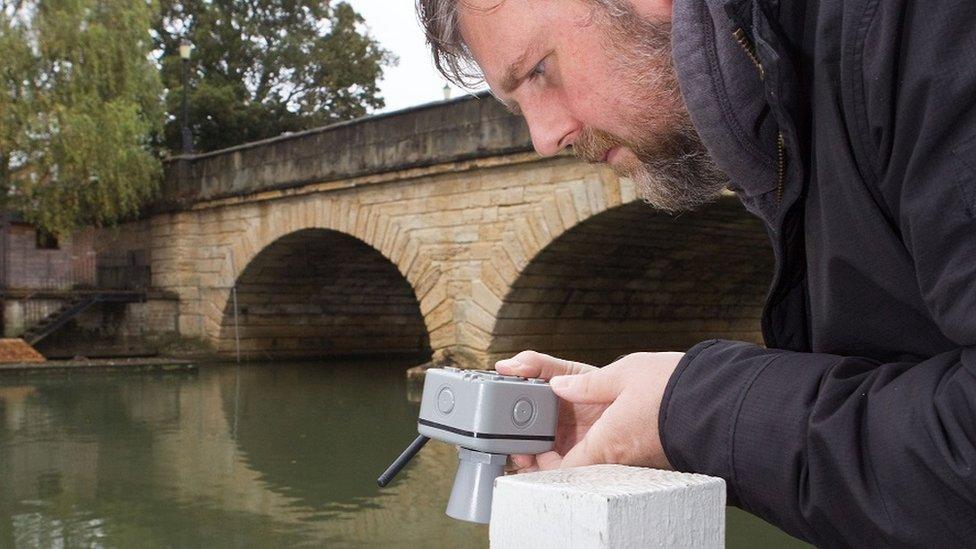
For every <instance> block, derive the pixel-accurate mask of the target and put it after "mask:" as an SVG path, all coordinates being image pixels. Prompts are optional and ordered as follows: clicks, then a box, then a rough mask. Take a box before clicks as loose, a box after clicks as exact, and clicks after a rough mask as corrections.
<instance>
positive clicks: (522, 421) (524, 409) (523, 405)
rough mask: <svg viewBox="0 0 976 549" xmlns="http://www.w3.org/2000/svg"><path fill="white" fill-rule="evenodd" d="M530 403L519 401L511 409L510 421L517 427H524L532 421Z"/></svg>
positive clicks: (523, 400)
mask: <svg viewBox="0 0 976 549" xmlns="http://www.w3.org/2000/svg"><path fill="white" fill-rule="evenodd" d="M532 411H533V410H532V403H531V402H529V401H528V400H525V399H524V398H523V399H520V400H519V401H518V402H516V403H515V408H513V409H512V421H514V422H515V425H518V426H519V427H525V426H526V425H528V424H529V421H530V420H531V419H532Z"/></svg>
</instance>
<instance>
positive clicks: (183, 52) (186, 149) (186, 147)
mask: <svg viewBox="0 0 976 549" xmlns="http://www.w3.org/2000/svg"><path fill="white" fill-rule="evenodd" d="M191 49H193V45H192V44H190V41H189V40H187V39H186V38H184V39H183V40H182V41H180V59H181V60H182V61H181V63H182V65H183V68H182V70H183V107H182V110H183V115H182V118H183V120H182V126H183V127H182V135H183V154H190V153H192V152H193V134H191V133H190V114H189V111H188V110H187V105H186V92H187V90H186V87H187V82H186V81H187V71H188V70H189V65H190V50H191Z"/></svg>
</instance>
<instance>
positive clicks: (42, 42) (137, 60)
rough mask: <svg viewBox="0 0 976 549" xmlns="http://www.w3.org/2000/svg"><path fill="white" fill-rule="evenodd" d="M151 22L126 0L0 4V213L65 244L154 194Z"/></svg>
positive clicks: (156, 101) (158, 108) (155, 83)
mask: <svg viewBox="0 0 976 549" xmlns="http://www.w3.org/2000/svg"><path fill="white" fill-rule="evenodd" d="M153 13H154V6H153V5H151V4H147V3H145V2H132V1H130V0H0V208H2V209H4V210H8V211H16V212H19V213H21V215H23V217H24V218H25V220H26V221H28V222H31V223H33V224H34V225H35V226H37V227H38V228H39V229H41V230H44V231H48V232H51V233H54V234H65V233H68V232H71V231H72V230H74V229H76V228H78V227H81V226H84V225H90V224H94V225H107V224H112V223H115V222H117V221H119V220H120V219H122V218H124V217H125V216H128V215H131V214H134V213H136V212H137V211H138V209H139V207H140V206H141V205H142V204H143V203H144V202H145V201H146V200H147V199H149V198H150V197H151V196H152V195H153V193H154V192H155V190H156V188H157V187H158V182H159V178H160V173H161V169H160V162H159V160H158V158H156V157H155V156H154V154H153V153H152V152H151V150H150V140H151V139H152V136H153V134H154V133H157V132H158V131H159V130H160V129H161V126H162V120H163V109H162V101H161V98H162V87H161V83H160V80H159V72H158V69H157V68H156V67H155V65H154V64H153V62H152V59H151V58H150V57H149V54H150V52H151V48H152V41H151V36H150V33H149V28H150V26H151V24H152V17H153Z"/></svg>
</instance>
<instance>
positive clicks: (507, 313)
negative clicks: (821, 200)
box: [475, 180, 772, 365]
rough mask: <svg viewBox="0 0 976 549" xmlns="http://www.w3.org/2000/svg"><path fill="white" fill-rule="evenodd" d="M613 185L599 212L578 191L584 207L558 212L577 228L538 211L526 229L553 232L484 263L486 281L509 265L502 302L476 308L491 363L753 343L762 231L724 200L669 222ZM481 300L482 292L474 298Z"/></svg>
mask: <svg viewBox="0 0 976 549" xmlns="http://www.w3.org/2000/svg"><path fill="white" fill-rule="evenodd" d="M606 184H607V181H606V180H604V188H605V186H606ZM620 185H621V187H620V188H621V189H622V195H623V198H622V199H621V200H619V201H616V203H612V202H611V203H610V204H609V205H608V206H607V207H603V208H600V207H599V205H600V203H599V202H597V206H596V207H594V206H593V203H594V200H593V197H594V196H595V197H600V196H601V194H600V187H595V188H591V189H590V191H589V193H588V195H587V194H582V196H589V197H590V200H589V203H590V209H589V210H584V211H583V212H582V213H581V212H580V211H578V209H577V210H576V211H574V210H573V209H570V208H569V207H563V208H562V210H561V212H562V213H563V217H564V218H565V217H569V216H571V215H574V214H575V216H576V219H575V223H565V222H563V223H562V226H559V225H556V220H554V219H552V216H551V214H550V218H549V220H548V221H546V216H545V214H544V212H543V211H542V210H540V211H539V212H538V213H537V215H536V216H535V218H534V219H532V218H531V217H532V216H530V219H526V220H525V224H527V225H529V226H530V227H531V226H533V225H535V226H541V225H543V224H546V225H547V226H549V227H552V226H556V227H559V228H560V229H561V230H557V231H550V233H549V234H550V236H551V237H550V238H548V239H540V238H536V239H535V241H534V242H530V244H532V245H526V244H525V243H526V242H527V241H529V238H527V237H525V236H523V237H521V238H518V237H515V238H510V239H509V242H508V244H507V245H506V246H505V247H504V250H499V252H500V253H498V254H496V255H495V257H493V260H492V261H490V262H488V263H491V264H488V265H486V269H485V271H486V272H487V273H488V276H487V277H486V281H487V282H489V284H490V281H491V280H492V279H493V277H494V274H493V273H497V272H498V271H499V270H504V269H506V268H507V270H508V276H507V278H508V279H509V280H506V282H507V284H506V285H505V287H504V293H499V292H498V291H497V290H495V291H494V292H492V293H493V294H494V295H492V296H491V298H490V299H481V300H480V303H481V305H480V307H481V308H482V309H483V310H484V312H485V313H487V314H488V315H490V317H491V321H492V322H491V323H490V332H489V336H488V337H487V338H486V340H487V341H488V342H489V343H488V345H487V346H486V353H485V356H486V359H485V362H486V363H487V364H488V365H490V364H493V363H494V361H495V360H498V359H499V358H504V357H507V356H511V355H513V354H515V353H517V352H519V351H522V350H525V349H534V350H537V351H541V352H546V353H550V354H555V355H558V356H562V357H565V358H571V359H574V360H580V361H584V362H589V363H593V364H606V363H608V362H611V361H612V360H614V359H615V358H616V357H618V356H620V355H622V354H626V353H629V352H635V351H660V350H684V349H687V348H688V347H690V346H691V345H693V344H695V343H697V342H699V341H702V340H704V339H709V338H713V337H719V338H729V339H737V340H745V341H754V342H757V343H758V342H761V340H762V338H761V332H760V327H759V319H760V316H761V310H762V304H763V297H764V295H765V291H766V288H767V286H768V283H769V280H770V277H771V275H772V257H771V253H770V251H769V245H768V242H767V239H766V236H765V232H764V230H763V228H762V225H761V223H760V222H759V221H758V220H756V219H755V218H753V217H752V216H750V215H749V214H748V213H746V212H745V211H744V209H743V208H742V206H741V205H740V204H739V202H738V200H736V199H735V198H734V197H731V196H726V197H723V198H722V199H721V200H719V201H718V202H717V203H715V204H712V205H710V206H708V207H706V208H703V209H702V210H700V211H697V212H693V213H686V214H683V215H680V216H676V217H673V216H670V215H666V214H663V213H660V212H657V211H655V210H653V209H652V208H650V207H649V206H647V205H646V204H644V203H642V202H640V201H638V200H636V199H635V198H634V197H633V191H632V189H628V187H627V182H626V181H623V182H621V183H620ZM603 195H604V196H605V195H606V192H605V191H604V192H603ZM579 196H581V193H577V200H576V203H577V204H578V203H579V202H580V200H579ZM570 198H571V196H570ZM628 198H629V199H628ZM558 199H559V197H558V196H556V197H554V199H553V200H558ZM564 201H565V198H564ZM572 204H573V202H568V205H572ZM603 204H604V205H606V204H607V203H606V202H604V203H603ZM586 214H588V215H586ZM564 227H565V228H564ZM541 232H542V231H541V230H539V229H536V230H535V234H539V233H541ZM543 234H544V233H543ZM514 236H515V235H513V237H514ZM516 241H517V242H518V243H519V248H517V249H518V251H517V252H516V253H515V254H513V253H511V252H510V251H509V249H510V248H512V247H514V245H515V244H516ZM502 252H503V253H502ZM504 263H507V265H508V266H507V267H505V266H503V267H498V265H499V264H504ZM496 287H497V285H496ZM476 290H477V289H476ZM488 292H491V290H490V289H489V288H488V286H487V285H486V286H485V287H483V288H482V293H488ZM475 293H477V291H476V292H475ZM475 297H476V301H477V296H475ZM486 304H487V305H486Z"/></svg>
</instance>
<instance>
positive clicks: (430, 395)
mask: <svg viewBox="0 0 976 549" xmlns="http://www.w3.org/2000/svg"><path fill="white" fill-rule="evenodd" d="M556 414H557V407H556V395H555V393H553V392H552V389H551V388H550V387H549V384H548V383H547V382H545V381H544V380H541V379H527V378H524V377H516V376H503V375H501V374H498V373H496V372H491V371H487V370H462V369H458V368H431V369H429V370H427V372H426V378H425V379H424V393H423V397H422V399H421V401H420V417H418V418H417V432H419V433H420V436H418V437H417V438H416V440H414V441H413V442H412V443H411V444H410V446H408V447H407V449H406V450H404V451H403V453H402V454H400V456H399V457H398V458H397V459H396V460H395V461H394V462H393V464H392V465H390V467H389V468H388V469H387V470H386V471H384V472H383V474H382V475H380V477H379V478H378V479H377V480H376V482H377V484H379V485H380V486H386V485H387V484H388V483H389V482H390V481H391V480H392V479H393V477H394V476H396V474H397V473H398V472H400V469H402V468H403V467H404V466H405V465H406V464H407V463H409V462H410V460H411V459H412V458H413V457H414V456H415V455H416V454H417V452H419V451H420V449H421V448H423V446H424V444H426V443H427V440H429V439H432V438H433V439H436V440H440V441H443V442H447V443H449V444H455V445H457V446H458V469H457V473H456V474H455V476H454V487H453V488H452V489H451V497H450V499H449V500H448V502H447V515H448V516H449V517H453V518H456V519H459V520H466V521H469V522H480V523H487V522H489V520H491V496H492V490H493V488H494V485H495V479H496V478H498V477H499V476H501V475H503V474H504V473H505V462H506V461H508V456H509V454H539V453H542V452H548V451H549V450H552V448H553V445H554V443H555V440H556Z"/></svg>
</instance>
